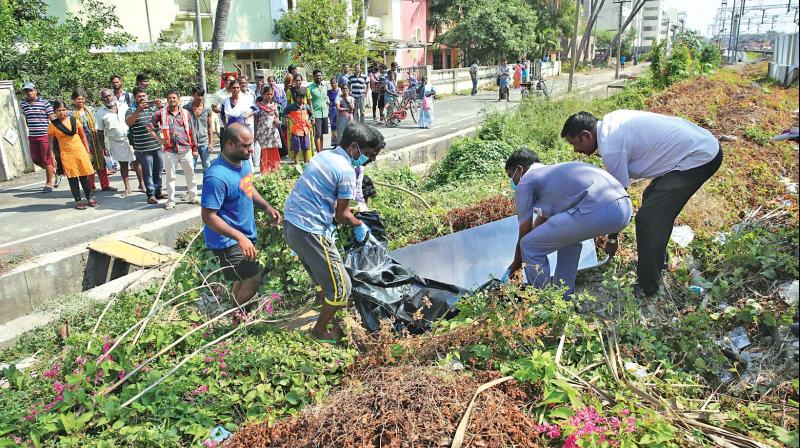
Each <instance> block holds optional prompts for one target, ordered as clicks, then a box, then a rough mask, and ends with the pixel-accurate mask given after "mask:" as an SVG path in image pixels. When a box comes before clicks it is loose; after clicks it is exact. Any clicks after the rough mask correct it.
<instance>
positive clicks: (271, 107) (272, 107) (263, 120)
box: [255, 86, 281, 174]
mask: <svg viewBox="0 0 800 448" xmlns="http://www.w3.org/2000/svg"><path fill="white" fill-rule="evenodd" d="M274 98H275V91H274V89H273V88H272V86H264V89H263V90H262V91H261V97H260V98H259V99H260V101H259V102H258V103H256V113H255V118H256V122H255V128H256V141H258V144H259V145H261V161H260V167H259V169H260V172H261V173H262V174H264V173H269V172H272V171H275V170H277V169H280V167H281V155H280V150H279V148H280V147H281V136H280V134H279V132H278V127H279V126H280V118H279V112H278V108H279V105H278V103H276V102H275V101H274Z"/></svg>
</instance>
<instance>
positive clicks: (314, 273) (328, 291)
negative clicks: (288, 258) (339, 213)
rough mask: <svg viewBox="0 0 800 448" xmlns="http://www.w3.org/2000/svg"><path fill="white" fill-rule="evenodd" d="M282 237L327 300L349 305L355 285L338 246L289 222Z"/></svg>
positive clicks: (284, 226) (329, 302)
mask: <svg viewBox="0 0 800 448" xmlns="http://www.w3.org/2000/svg"><path fill="white" fill-rule="evenodd" d="M283 237H284V238H285V239H286V243H287V244H289V247H290V248H292V250H293V251H294V252H295V253H296V254H297V256H298V257H299V258H300V262H301V263H303V267H304V268H305V269H306V271H307V272H308V275H310V276H311V280H313V281H314V283H315V284H316V285H317V286H318V287H320V288H322V291H323V292H324V293H325V302H326V303H328V304H329V305H333V306H344V305H346V304H347V299H348V298H349V297H350V290H351V288H352V286H351V283H350V276H349V275H348V274H347V271H346V270H345V268H344V263H342V257H341V256H340V255H339V251H338V250H337V249H336V245H335V244H333V243H332V242H331V240H330V239H328V237H326V236H325V235H315V234H313V233H310V232H306V231H305V230H303V229H300V228H298V227H295V226H294V225H292V223H290V222H286V221H284V223H283Z"/></svg>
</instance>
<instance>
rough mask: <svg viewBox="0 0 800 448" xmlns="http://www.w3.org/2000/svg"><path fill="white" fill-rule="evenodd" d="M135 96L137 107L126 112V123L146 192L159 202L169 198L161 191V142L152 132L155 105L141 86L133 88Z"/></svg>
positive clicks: (153, 202) (150, 198) (152, 199)
mask: <svg viewBox="0 0 800 448" xmlns="http://www.w3.org/2000/svg"><path fill="white" fill-rule="evenodd" d="M133 98H134V100H135V101H136V107H131V108H130V109H128V111H127V112H126V113H125V123H127V125H128V132H129V133H130V134H131V137H132V140H133V151H134V154H135V155H136V161H137V162H138V164H139V166H140V167H141V170H142V178H143V179H144V187H145V194H146V195H147V202H148V203H149V204H157V203H158V200H159V199H167V195H166V194H164V193H162V191H161V171H162V169H163V162H162V160H161V157H160V155H159V151H160V150H161V144H160V143H158V140H156V139H155V138H154V137H153V136H152V135H151V132H150V126H151V123H152V121H153V114H155V112H156V110H157V109H156V108H155V106H154V105H153V104H152V103H151V102H150V101H149V100H148V98H147V92H146V91H145V90H144V89H143V88H141V87H136V88H134V89H133Z"/></svg>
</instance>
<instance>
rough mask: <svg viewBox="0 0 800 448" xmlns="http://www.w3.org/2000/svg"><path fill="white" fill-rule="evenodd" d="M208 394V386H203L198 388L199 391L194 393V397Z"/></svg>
mask: <svg viewBox="0 0 800 448" xmlns="http://www.w3.org/2000/svg"><path fill="white" fill-rule="evenodd" d="M206 392H208V386H206V385H205V384H203V385H201V386H197V389H195V390H193V391H192V395H195V396H196V395H203V394H204V393H206Z"/></svg>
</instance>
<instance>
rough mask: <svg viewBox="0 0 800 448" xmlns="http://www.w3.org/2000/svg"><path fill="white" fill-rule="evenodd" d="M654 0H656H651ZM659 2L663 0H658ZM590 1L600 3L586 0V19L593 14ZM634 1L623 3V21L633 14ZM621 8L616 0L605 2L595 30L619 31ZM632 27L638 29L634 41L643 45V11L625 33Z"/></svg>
mask: <svg viewBox="0 0 800 448" xmlns="http://www.w3.org/2000/svg"><path fill="white" fill-rule="evenodd" d="M649 1H654V0H649ZM658 1H659V2H660V1H661V0H658ZM590 3H598V1H597V0H587V1H586V2H584V9H583V14H584V17H585V18H586V20H588V19H589V16H590V15H591V13H592V11H591V6H590ZM633 3H634V2H632V1H630V0H625V1H624V2H623V3H622V23H625V21H626V20H627V19H628V16H629V15H631V11H632V10H633ZM619 9H620V4H619V3H618V2H617V1H616V0H606V2H605V3H603V8H602V9H601V10H600V13H599V15H598V16H597V21H596V22H595V25H594V30H595V31H608V32H611V33H613V34H616V33H617V30H618V29H619ZM631 29H634V30H636V41H634V46H635V47H638V46H641V42H640V40H641V35H642V13H641V12H639V14H637V15H636V17H634V19H633V21H632V22H631V23H630V24H629V25H628V27H627V28H626V29H625V34H628V33H629V32H630V30H631Z"/></svg>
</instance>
